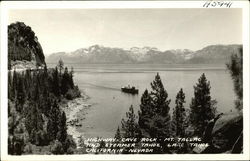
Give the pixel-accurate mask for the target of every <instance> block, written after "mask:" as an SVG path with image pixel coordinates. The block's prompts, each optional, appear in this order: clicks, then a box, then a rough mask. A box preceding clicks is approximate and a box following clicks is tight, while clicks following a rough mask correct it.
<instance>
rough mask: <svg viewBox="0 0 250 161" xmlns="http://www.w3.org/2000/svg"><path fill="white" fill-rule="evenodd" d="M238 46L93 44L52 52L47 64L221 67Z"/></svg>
mask: <svg viewBox="0 0 250 161" xmlns="http://www.w3.org/2000/svg"><path fill="white" fill-rule="evenodd" d="M240 47H242V45H238V44H233V45H210V46H207V47H204V48H203V49H201V50H197V51H192V50H189V49H176V50H166V51H160V50H158V49H157V48H155V47H143V48H139V47H132V48H130V49H122V48H110V47H104V46H101V45H93V46H90V47H88V48H81V49H77V50H75V51H73V52H57V53H52V54H50V55H49V56H48V57H47V58H46V62H47V63H57V62H58V60H59V59H62V60H63V61H64V62H66V63H86V64H95V63H96V64H101V63H103V64H105V63H114V64H115V63H121V64H126V63H127V64H129V63H153V64H154V63H155V64H156V63H162V64H181V63H185V64H186V63H192V64H222V63H223V64H225V63H226V62H227V61H228V60H229V58H230V57H231V55H232V54H233V53H237V52H238V50H239V48H240Z"/></svg>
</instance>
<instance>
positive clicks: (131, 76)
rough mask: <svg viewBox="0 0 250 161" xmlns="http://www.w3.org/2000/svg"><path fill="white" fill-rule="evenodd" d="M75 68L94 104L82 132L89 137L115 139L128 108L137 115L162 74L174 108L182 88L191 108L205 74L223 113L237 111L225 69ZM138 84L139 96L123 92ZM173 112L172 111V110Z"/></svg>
mask: <svg viewBox="0 0 250 161" xmlns="http://www.w3.org/2000/svg"><path fill="white" fill-rule="evenodd" d="M67 66H68V67H70V66H73V67H74V71H75V75H74V81H75V84H77V85H78V86H79V88H80V89H81V90H82V91H84V92H85V93H86V94H87V95H88V96H89V97H90V99H89V100H88V101H87V102H88V103H90V104H92V106H91V108H90V109H89V110H88V111H86V112H87V114H86V115H85V116H84V117H85V119H84V120H83V121H82V125H83V126H82V127H81V128H79V129H78V130H79V131H80V132H83V133H84V135H85V136H86V137H97V136H99V137H113V136H114V134H115V131H116V129H117V127H118V126H119V125H120V122H121V119H122V118H125V113H126V112H127V111H128V108H129V107H130V106H131V105H133V106H134V110H135V112H136V114H137V111H138V110H139V104H140V98H141V95H142V93H143V92H144V90H145V89H148V90H151V87H150V82H152V81H153V80H154V77H155V75H156V73H157V72H159V74H160V76H161V79H162V82H163V84H164V87H165V89H166V90H167V92H168V96H169V98H170V99H171V103H170V107H171V109H172V108H173V107H174V106H175V103H174V102H175V97H176V94H177V92H178V91H179V90H180V88H183V90H184V92H185V94H186V104H185V106H186V107H187V108H189V104H190V102H191V98H192V97H193V95H194V89H193V86H194V85H195V84H196V83H197V82H198V78H199V77H200V76H201V74H202V73H205V75H206V77H207V79H208V80H209V81H210V85H211V96H212V98H213V99H216V100H217V102H218V103H217V110H218V111H219V112H224V113H227V112H230V110H232V111H234V110H235V109H234V100H235V99H236V96H235V94H234V90H233V81H232V80H231V77H230V74H229V71H227V70H226V69H225V66H216V67H215V66H213V65H195V66H193V65H192V66H191V65H144V64H141V65H118V64H112V65H110V64H106V65H103V64H102V65H101V64H99V65H94V64H92V65H87V64H84V65H81V64H67ZM128 84H130V85H134V86H136V87H137V88H138V89H139V94H138V95H131V94H126V93H122V92H121V90H120V88H121V87H122V86H124V85H128ZM171 112H172V111H171Z"/></svg>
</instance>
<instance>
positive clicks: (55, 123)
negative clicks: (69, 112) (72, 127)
mask: <svg viewBox="0 0 250 161" xmlns="http://www.w3.org/2000/svg"><path fill="white" fill-rule="evenodd" d="M59 117H60V109H59V106H58V104H57V101H56V100H54V103H53V106H52V108H51V111H50V117H49V118H50V120H49V122H48V125H47V132H48V134H49V138H50V140H55V139H56V138H57V133H58V131H59V119H60V118H59Z"/></svg>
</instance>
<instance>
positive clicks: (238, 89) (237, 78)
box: [227, 47, 243, 110]
mask: <svg viewBox="0 0 250 161" xmlns="http://www.w3.org/2000/svg"><path fill="white" fill-rule="evenodd" d="M227 68H228V69H229V71H230V74H231V77H232V79H233V81H234V91H235V93H236V95H237V100H236V101H235V105H236V109H238V110H241V109H242V108H243V101H242V99H243V50H242V47H241V48H240V49H239V54H233V55H232V56H231V60H230V62H229V63H228V64H227Z"/></svg>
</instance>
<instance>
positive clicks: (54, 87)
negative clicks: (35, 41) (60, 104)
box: [52, 67, 60, 97]
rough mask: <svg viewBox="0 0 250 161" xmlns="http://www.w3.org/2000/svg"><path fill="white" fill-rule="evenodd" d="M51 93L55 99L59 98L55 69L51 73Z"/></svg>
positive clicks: (57, 76)
mask: <svg viewBox="0 0 250 161" xmlns="http://www.w3.org/2000/svg"><path fill="white" fill-rule="evenodd" d="M52 93H54V94H55V96H56V97H59V96H60V82H59V75H58V69H57V67H56V68H55V70H54V71H53V73H52Z"/></svg>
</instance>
